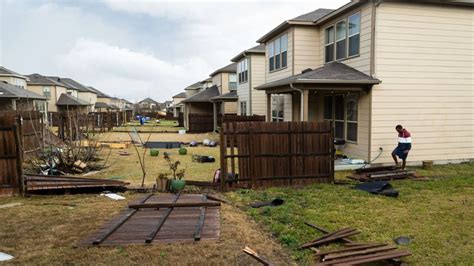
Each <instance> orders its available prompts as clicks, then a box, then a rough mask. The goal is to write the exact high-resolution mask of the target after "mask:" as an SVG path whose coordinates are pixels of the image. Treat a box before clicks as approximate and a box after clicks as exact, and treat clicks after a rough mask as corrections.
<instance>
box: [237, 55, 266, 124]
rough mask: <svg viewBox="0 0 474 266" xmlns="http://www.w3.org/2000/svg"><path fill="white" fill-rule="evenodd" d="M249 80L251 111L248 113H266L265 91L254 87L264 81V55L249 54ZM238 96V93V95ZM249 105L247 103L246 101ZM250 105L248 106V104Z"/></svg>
mask: <svg viewBox="0 0 474 266" xmlns="http://www.w3.org/2000/svg"><path fill="white" fill-rule="evenodd" d="M249 65H250V77H249V79H250V81H251V84H252V88H251V96H252V113H250V112H247V114H250V115H267V107H266V105H267V96H266V94H265V91H259V90H255V89H254V88H255V87H257V86H260V85H262V84H264V83H265V55H264V54H252V55H251V56H250V64H249ZM239 98H240V95H239ZM247 105H248V106H249V104H248V103H247ZM249 107H250V106H249Z"/></svg>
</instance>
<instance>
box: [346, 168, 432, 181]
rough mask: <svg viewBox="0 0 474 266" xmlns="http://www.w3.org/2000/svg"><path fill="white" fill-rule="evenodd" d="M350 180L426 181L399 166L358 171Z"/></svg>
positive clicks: (413, 172)
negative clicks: (409, 179) (408, 179)
mask: <svg viewBox="0 0 474 266" xmlns="http://www.w3.org/2000/svg"><path fill="white" fill-rule="evenodd" d="M347 178H349V179H353V180H357V181H361V182H371V181H389V180H394V179H407V178H411V179H425V177H420V176H418V175H416V173H415V171H409V170H402V169H400V168H398V167H397V166H380V167H370V168H361V169H356V170H355V171H354V172H353V173H352V174H351V175H350V176H347Z"/></svg>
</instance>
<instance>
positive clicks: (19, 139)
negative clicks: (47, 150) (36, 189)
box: [13, 123, 25, 195]
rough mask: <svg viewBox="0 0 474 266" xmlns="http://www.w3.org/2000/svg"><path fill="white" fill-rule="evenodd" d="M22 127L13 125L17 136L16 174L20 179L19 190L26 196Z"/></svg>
mask: <svg viewBox="0 0 474 266" xmlns="http://www.w3.org/2000/svg"><path fill="white" fill-rule="evenodd" d="M20 130H21V129H20V127H19V125H18V123H16V124H15V125H13V134H14V135H15V148H16V157H17V158H16V172H17V178H18V190H19V192H20V194H21V195H24V194H25V191H24V180H23V146H22V137H21V135H20Z"/></svg>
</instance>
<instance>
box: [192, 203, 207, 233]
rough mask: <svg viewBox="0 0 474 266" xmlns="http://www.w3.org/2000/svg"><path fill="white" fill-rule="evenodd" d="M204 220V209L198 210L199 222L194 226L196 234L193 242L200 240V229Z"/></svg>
mask: <svg viewBox="0 0 474 266" xmlns="http://www.w3.org/2000/svg"><path fill="white" fill-rule="evenodd" d="M205 218H206V207H201V208H200V214H199V220H198V223H197V225H196V232H194V241H199V240H201V234H202V227H203V226H204V219H205Z"/></svg>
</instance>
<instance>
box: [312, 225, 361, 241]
mask: <svg viewBox="0 0 474 266" xmlns="http://www.w3.org/2000/svg"><path fill="white" fill-rule="evenodd" d="M304 224H305V225H307V226H309V227H311V228H314V229H316V230H318V231H321V232H322V233H325V234H328V233H329V230H327V229H325V228H323V227H320V226H317V225H315V224H310V223H307V222H305V223H304ZM341 240H342V241H344V242H346V243H352V240H350V239H348V238H341Z"/></svg>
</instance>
